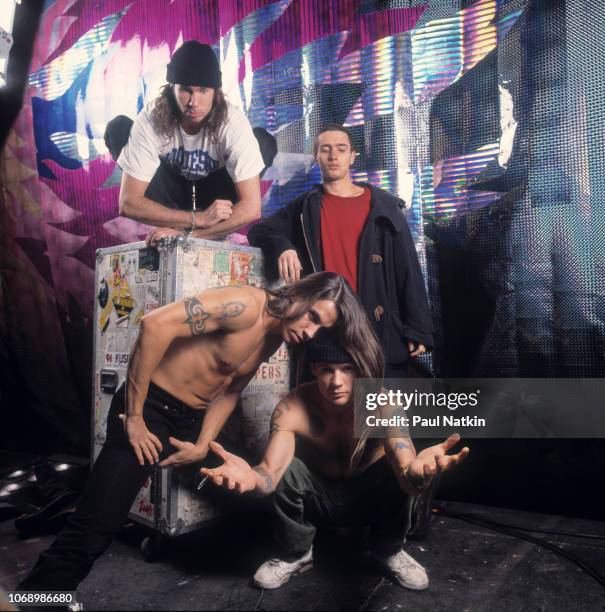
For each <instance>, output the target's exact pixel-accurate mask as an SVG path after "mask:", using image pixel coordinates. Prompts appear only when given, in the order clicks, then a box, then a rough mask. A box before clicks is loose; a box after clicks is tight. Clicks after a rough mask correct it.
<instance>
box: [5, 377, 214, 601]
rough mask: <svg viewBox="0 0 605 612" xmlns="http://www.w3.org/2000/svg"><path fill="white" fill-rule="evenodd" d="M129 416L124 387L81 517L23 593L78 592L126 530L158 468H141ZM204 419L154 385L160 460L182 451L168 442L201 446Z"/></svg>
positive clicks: (149, 421)
mask: <svg viewBox="0 0 605 612" xmlns="http://www.w3.org/2000/svg"><path fill="white" fill-rule="evenodd" d="M123 412H124V387H121V388H120V389H119V390H118V391H117V392H116V394H115V396H114V398H113V400H112V402H111V407H110V409H109V415H108V418H107V439H106V442H105V445H104V446H103V449H102V450H101V452H100V454H99V457H98V458H97V461H96V462H95V464H94V467H93V469H92V473H91V475H90V479H89V480H88V483H87V485H86V487H85V489H84V493H83V495H82V498H81V499H80V502H79V504H78V507H77V508H76V511H75V512H74V514H73V515H72V516H71V517H70V519H69V521H68V523H67V525H66V527H65V529H63V531H62V532H61V533H60V534H59V535H58V536H57V539H56V540H55V541H54V543H53V544H52V545H51V547H50V548H49V549H48V550H46V551H44V552H43V553H42V554H41V555H40V558H39V559H38V562H37V563H36V565H35V566H34V568H33V570H32V571H31V572H30V574H29V576H28V577H27V578H25V580H23V582H21V584H20V585H19V586H18V587H17V588H18V589H20V590H30V591H33V590H60V591H75V590H76V587H77V586H78V584H79V583H80V582H81V581H82V580H84V578H86V576H87V575H88V573H89V572H90V570H91V568H92V565H93V563H94V562H95V561H96V560H97V559H98V558H99V557H100V556H101V555H102V554H103V553H104V552H105V550H106V549H107V548H108V547H109V545H110V544H111V541H112V539H113V537H114V535H115V534H116V533H117V532H118V531H119V530H120V529H121V528H122V526H123V525H124V522H125V521H126V517H127V516H128V512H129V510H130V507H131V505H132V503H133V501H134V499H135V497H136V495H137V493H138V492H139V490H140V489H141V487H142V486H143V484H144V483H145V480H146V479H147V477H148V476H150V475H151V472H152V469H153V468H152V466H150V465H149V463H146V464H145V465H144V466H141V465H139V463H138V461H137V458H136V456H135V454H134V451H133V449H132V447H131V446H130V443H129V442H128V437H127V436H126V432H125V431H124V426H123V424H122V421H121V419H120V418H119V417H118V415H119V414H120V413H123ZM203 414H204V413H203V412H202V411H200V410H193V409H192V408H189V407H188V406H186V405H185V404H183V403H182V402H180V401H179V400H177V399H176V398H174V397H173V396H172V395H170V394H169V393H167V392H166V391H164V390H163V389H161V388H160V387H158V386H157V385H154V384H153V383H151V384H150V385H149V393H148V394H147V399H146V400H145V404H144V408H143V418H144V419H145V423H146V425H147V427H148V429H149V430H150V431H152V432H153V433H154V434H155V435H156V436H157V437H158V438H159V439H160V441H161V442H162V449H163V450H162V452H161V453H159V455H160V459H163V458H165V457H167V456H168V455H170V454H172V453H173V452H175V450H176V449H174V448H173V447H172V446H171V444H170V443H169V442H168V436H174V437H176V438H178V439H179V440H186V441H189V442H195V441H196V440H197V437H198V434H199V431H200V428H201V425H202V420H203Z"/></svg>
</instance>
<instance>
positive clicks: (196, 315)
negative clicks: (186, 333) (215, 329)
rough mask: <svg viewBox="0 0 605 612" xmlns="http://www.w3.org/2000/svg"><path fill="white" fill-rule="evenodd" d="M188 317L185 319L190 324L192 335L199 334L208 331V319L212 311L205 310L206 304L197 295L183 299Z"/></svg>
mask: <svg viewBox="0 0 605 612" xmlns="http://www.w3.org/2000/svg"><path fill="white" fill-rule="evenodd" d="M183 303H184V304H185V312H186V313H187V318H186V319H185V320H184V321H183V323H186V324H187V325H189V329H190V331H191V335H192V336H199V335H201V334H203V333H204V332H205V331H206V320H207V319H209V318H210V316H211V315H210V313H209V312H206V311H205V310H204V305H203V304H202V303H201V302H200V301H199V300H198V299H197V298H195V297H192V298H186V299H184V300H183Z"/></svg>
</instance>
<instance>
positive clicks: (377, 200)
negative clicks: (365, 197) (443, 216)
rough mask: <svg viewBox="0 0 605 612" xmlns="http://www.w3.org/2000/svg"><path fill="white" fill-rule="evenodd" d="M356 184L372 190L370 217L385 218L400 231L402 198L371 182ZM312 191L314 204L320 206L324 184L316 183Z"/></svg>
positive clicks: (401, 224) (401, 225)
mask: <svg viewBox="0 0 605 612" xmlns="http://www.w3.org/2000/svg"><path fill="white" fill-rule="evenodd" d="M354 184H355V185H358V186H359V187H367V188H368V189H369V190H370V194H371V196H370V197H371V200H370V202H371V209H370V215H369V217H368V219H371V220H375V219H379V218H382V219H385V220H386V221H388V222H389V223H390V224H391V226H392V228H393V229H394V230H395V231H396V232H400V231H401V229H402V228H403V223H404V216H403V213H402V211H401V208H400V205H401V204H400V203H401V200H400V199H399V198H396V197H395V196H393V195H391V194H390V193H388V192H387V191H384V190H383V189H379V188H378V187H374V186H373V185H370V184H369V183H362V182H355V183H354ZM311 193H312V198H311V202H312V204H313V205H314V206H316V207H318V208H319V206H320V204H321V198H322V196H323V193H324V191H323V186H322V185H321V184H317V185H314V186H313V188H312V190H311Z"/></svg>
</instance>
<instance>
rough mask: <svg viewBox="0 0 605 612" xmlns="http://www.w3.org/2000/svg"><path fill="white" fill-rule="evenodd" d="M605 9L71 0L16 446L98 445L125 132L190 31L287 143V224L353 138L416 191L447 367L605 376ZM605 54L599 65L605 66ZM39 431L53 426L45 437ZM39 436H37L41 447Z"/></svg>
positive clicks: (412, 197) (436, 1)
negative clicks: (120, 139) (331, 136)
mask: <svg viewBox="0 0 605 612" xmlns="http://www.w3.org/2000/svg"><path fill="white" fill-rule="evenodd" d="M596 12H597V9H595V8H594V6H593V4H592V3H590V2H588V1H583V0H578V1H574V2H565V1H563V0H559V1H546V0H508V1H505V0H500V1H498V0H474V1H464V2H462V1H459V0H426V1H425V2H417V1H414V0H409V1H406V0H391V1H388V0H385V1H378V0H375V1H372V0H278V1H268V0H243V1H235V0H220V1H219V0H107V1H104V2H98V1H96V0H48V1H47V2H46V4H45V9H44V12H43V15H42V18H41V21H40V26H39V30H38V34H37V38H36V44H35V48H34V52H33V60H32V64H31V69H30V75H29V80H28V87H27V91H26V96H25V100H24V105H23V109H22V111H21V113H20V115H19V117H18V119H17V121H16V123H15V125H14V126H13V129H12V132H11V133H10V136H9V138H8V141H7V143H6V145H5V147H4V149H3V151H2V156H1V159H0V167H1V178H2V183H3V192H2V206H1V208H0V215H1V217H0V218H1V220H2V221H1V222H2V235H1V237H0V249H1V250H0V266H1V267H0V273H1V276H0V282H1V285H0V308H1V312H2V317H1V320H0V331H1V340H2V346H1V352H0V360H1V361H0V370H1V374H0V377H1V378H0V381H1V383H2V395H1V396H0V400H1V402H2V410H3V411H6V412H7V413H8V412H10V413H11V415H12V419H13V425H14V426H13V427H11V428H10V431H8V430H6V429H5V431H4V432H3V439H2V440H0V446H4V447H10V446H11V445H13V446H14V445H19V446H20V447H32V448H36V449H45V448H49V449H55V448H62V449H72V450H73V451H75V452H82V453H85V452H87V447H88V418H89V416H88V413H89V411H90V403H89V402H90V388H91V354H92V327H91V316H92V308H93V299H94V286H93V284H94V283H93V273H94V261H95V250H96V249H98V248H100V247H107V246H111V245H116V244H120V243H124V242H132V241H135V240H138V239H139V238H141V237H142V236H144V234H145V233H146V228H145V227H144V226H141V225H140V224H137V223H135V222H133V221H131V220H127V219H123V218H120V217H119V216H118V191H119V180H120V171H119V169H118V168H117V167H116V166H115V164H114V162H113V161H112V160H111V157H110V155H109V153H108V152H107V150H106V148H105V146H104V144H103V132H104V129H105V126H106V124H107V122H108V121H109V120H110V119H111V118H113V117H114V116H116V115H118V114H126V115H129V116H131V117H133V118H134V117H135V116H136V114H137V112H138V111H139V110H140V109H141V107H142V105H143V104H144V102H145V101H146V100H147V99H149V98H150V97H153V96H155V94H156V92H157V89H158V87H159V86H160V85H161V84H162V83H163V82H164V81H163V80H164V76H165V66H166V63H167V61H168V59H169V57H170V55H171V53H172V52H173V50H174V49H175V48H176V47H177V46H179V45H180V44H181V43H182V42H183V41H184V40H187V39H190V38H196V39H198V40H200V41H202V42H206V43H209V44H212V45H213V46H214V47H215V49H216V52H217V54H218V55H219V57H220V59H221V63H222V70H223V82H224V84H225V90H226V93H227V94H228V97H229V99H230V100H231V101H232V102H234V103H235V104H237V105H239V106H240V107H241V108H242V109H243V110H244V111H245V112H246V114H247V115H248V117H249V118H250V121H251V123H252V125H254V126H262V127H265V128H266V129H267V130H269V131H270V132H271V133H272V134H274V135H275V137H276V139H277V141H278V146H279V154H278V156H277V158H276V159H275V162H274V164H273V166H272V168H271V169H270V170H269V171H268V172H267V173H266V174H265V176H264V177H263V181H262V190H263V210H264V214H269V213H271V212H273V211H276V210H278V209H279V208H280V207H281V206H283V205H284V203H286V202H287V201H289V200H290V199H291V198H293V197H294V196H296V195H297V194H299V193H300V192H301V191H302V190H305V189H307V188H308V187H310V186H311V185H312V184H314V183H316V182H318V179H319V172H318V169H317V167H316V166H314V164H313V158H312V142H313V138H314V135H315V132H316V130H317V129H318V127H319V126H320V125H322V124H323V123H325V122H327V121H336V122H341V123H344V124H345V125H348V126H350V128H351V132H352V134H353V140H354V142H355V145H356V148H357V149H358V150H359V151H360V153H361V155H360V156H359V158H358V160H357V162H356V164H355V167H354V170H355V172H354V174H355V177H356V178H357V179H360V180H367V181H370V182H371V183H373V184H375V185H377V186H380V187H382V188H384V189H387V190H389V191H391V192H393V193H396V194H398V195H399V196H400V197H402V198H403V199H404V200H405V202H406V205H407V208H406V210H405V214H406V216H407V218H408V222H409V224H410V226H411V228H412V231H413V235H414V238H415V241H416V245H417V249H418V253H419V256H420V260H421V263H422V266H423V270H424V272H425V277H426V282H427V289H428V293H429V298H430V301H431V307H432V309H433V313H434V318H435V321H436V324H437V327H438V343H437V347H436V350H435V352H434V355H433V356H432V357H427V358H425V359H424V360H423V361H421V362H420V364H419V367H420V369H421V370H422V371H423V373H424V374H431V373H436V374H439V375H445V376H454V375H455V376H547V377H551V376H603V375H604V369H605V368H604V352H603V293H604V292H603V282H604V281H603V278H604V275H603V253H604V248H603V246H604V245H603V231H602V227H603V223H602V222H603V206H602V201H603V198H602V195H601V194H602V192H603V188H604V186H605V185H604V184H603V175H602V171H601V167H600V166H601V164H600V160H601V155H602V151H603V150H604V148H603V144H604V143H603V139H604V134H603V127H602V125H603V117H604V115H605V108H604V104H605V102H604V101H605V95H604V93H605V92H604V91H603V89H604V85H603V83H604V79H603V70H602V68H601V66H603V65H605V64H604V63H603V61H602V60H603V57H602V56H603V53H604V52H603V49H605V45H603V44H602V43H603V42H605V41H602V40H601V39H600V37H601V36H602V34H600V33H599V32H598V31H596V30H595V28H592V27H591V23H592V21H593V20H594V19H595V18H596V17H595V15H596ZM587 49H591V53H590V55H588V54H587V53H586V50H587ZM34 424H35V426H34ZM19 432H21V434H19Z"/></svg>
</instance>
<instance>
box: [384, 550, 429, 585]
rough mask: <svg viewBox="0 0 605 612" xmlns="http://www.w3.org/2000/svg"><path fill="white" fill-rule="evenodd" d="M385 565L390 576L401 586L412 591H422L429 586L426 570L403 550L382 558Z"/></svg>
mask: <svg viewBox="0 0 605 612" xmlns="http://www.w3.org/2000/svg"><path fill="white" fill-rule="evenodd" d="M382 562H383V563H384V564H385V565H386V566H387V568H388V570H389V573H390V574H391V577H392V578H393V579H394V580H395V582H397V584H399V585H400V586H402V587H405V588H406V589H412V590H414V591H422V590H424V589H426V588H428V586H429V577H428V575H427V573H426V570H425V569H424V567H422V565H420V563H418V561H416V560H414V559H412V557H410V555H408V553H406V552H405V551H403V550H400V551H399V552H397V553H395V554H394V555H391V556H390V557H387V558H386V559H382Z"/></svg>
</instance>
